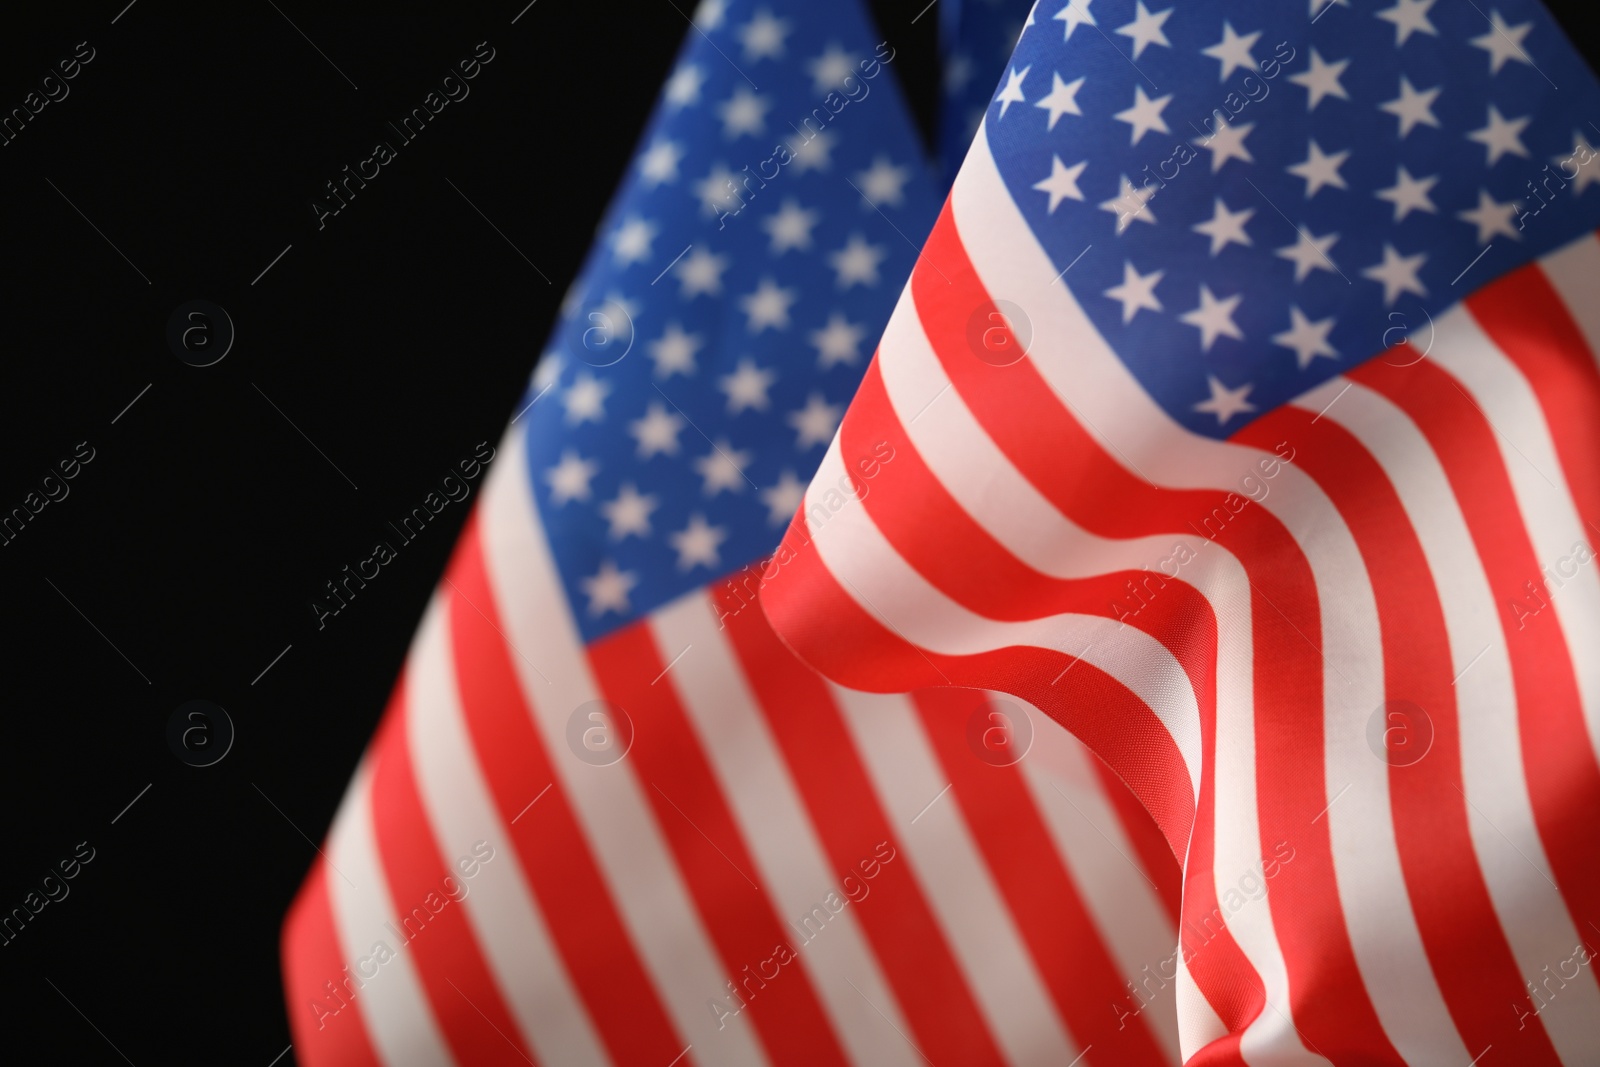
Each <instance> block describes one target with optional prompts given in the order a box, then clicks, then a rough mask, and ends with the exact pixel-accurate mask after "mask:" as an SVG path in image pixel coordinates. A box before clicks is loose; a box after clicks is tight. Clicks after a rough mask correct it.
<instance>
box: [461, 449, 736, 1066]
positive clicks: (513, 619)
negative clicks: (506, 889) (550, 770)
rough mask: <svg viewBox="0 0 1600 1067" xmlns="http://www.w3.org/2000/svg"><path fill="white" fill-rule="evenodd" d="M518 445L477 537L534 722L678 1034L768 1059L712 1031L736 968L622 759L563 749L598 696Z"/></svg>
mask: <svg viewBox="0 0 1600 1067" xmlns="http://www.w3.org/2000/svg"><path fill="white" fill-rule="evenodd" d="M525 448H526V445H525V443H524V440H523V435H522V433H521V432H519V431H518V429H516V428H513V429H512V430H511V432H510V433H508V434H507V436H506V440H505V442H504V443H503V445H502V450H501V452H500V458H499V461H498V462H497V463H496V464H495V467H494V469H493V470H492V471H490V473H489V484H488V485H487V486H486V487H485V489H484V499H483V501H482V503H483V512H484V516H483V517H484V524H483V541H484V556H485V565H486V567H487V569H488V572H489V577H490V583H491V584H492V586H493V587H494V589H495V590H496V592H497V596H498V598H499V607H500V611H501V618H502V619H503V621H504V622H505V627H506V635H507V637H508V638H509V639H510V643H511V645H512V647H513V648H514V649H515V650H516V652H517V653H518V654H517V655H515V656H513V657H512V662H513V664H515V666H516V669H517V673H518V677H519V679H520V680H521V683H522V690H523V694H524V696H525V697H526V699H527V701H528V704H529V706H530V707H531V708H532V709H533V719H534V723H535V725H536V726H537V727H538V730H539V733H540V736H541V738H542V739H543V741H544V745H545V748H546V750H547V751H548V752H549V753H550V755H551V764H552V766H554V768H555V770H556V774H557V776H558V778H559V779H560V783H561V785H560V787H561V788H562V789H563V790H564V791H565V792H566V794H567V796H568V798H569V799H570V801H571V802H572V807H573V812H574V814H575V816H576V817H577V820H578V823H579V826H580V827H581V829H582V831H583V834H584V837H585V838H586V839H587V840H588V842H589V844H590V846H591V847H592V848H593V849H594V852H595V857H596V860H597V862H598V863H599V865H600V868H601V870H602V872H603V873H604V875H605V879H606V883H607V886H608V888H609V889H610V890H611V895H612V898H613V899H614V900H615V901H616V904H617V908H618V911H619V912H620V913H621V915H622V920H623V923H624V925H625V926H626V927H627V929H628V932H629V934H630V935H631V936H632V939H633V942H634V944H635V945H636V946H637V947H638V950H639V953H640V956H641V957H642V959H643V963H644V965H645V968H646V970H647V971H648V972H649V974H650V976H651V978H652V979H653V980H654V983H655V987H656V989H657V990H658V991H659V992H660V994H661V997H662V999H663V1001H664V1003H665V1006H666V1009H667V1012H668V1014H669V1015H670V1016H671V1018H672V1020H673V1022H674V1024H675V1025H676V1026H677V1028H678V1031H679V1033H680V1034H681V1035H682V1036H683V1038H684V1041H685V1043H687V1044H692V1045H693V1046H694V1054H693V1059H694V1060H695V1061H696V1062H699V1063H706V1064H730V1065H732V1064H739V1065H744V1064H760V1063H765V1062H766V1057H765V1055H764V1054H763V1052H762V1050H761V1048H760V1047H759V1045H758V1044H757V1042H756V1039H755V1035H754V1032H753V1031H752V1030H751V1029H750V1028H748V1027H742V1026H735V1025H728V1026H726V1027H724V1028H723V1029H722V1030H720V1031H719V1030H718V1029H717V1025H716V1017H715V1016H714V1015H713V1014H712V1012H711V1011H710V1010H709V1009H708V1007H707V998H708V996H709V994H708V993H707V992H706V991H707V990H715V989H721V988H723V986H724V983H725V982H727V981H728V980H729V979H730V978H731V977H732V976H731V975H726V974H724V973H723V967H722V965H721V963H720V961H719V960H718V958H717V956H716V954H715V952H714V948H713V945H712V943H711V940H710V938H709V936H708V935H707V933H706V931H705V928H704V927H703V926H702V925H701V923H700V918H699V915H698V913H697V912H696V911H695V908H694V906H693V903H692V901H691V899H690V896H689V893H688V889H687V888H686V886H685V885H684V881H683V878H682V876H681V874H680V873H679V871H678V869H677V866H676V865H675V864H674V862H673V859H672V855H671V853H670V851H669V850H668V848H667V846H666V843H665V842H664V840H663V838H662V836H661V832H660V829H659V827H658V826H657V825H656V823H655V820H654V818H653V816H652V814H651V811H650V805H649V802H648V800H647V799H646V797H645V796H644V794H643V789H642V787H641V786H640V784H639V782H638V780H637V779H636V778H635V776H634V774H633V771H632V768H631V767H630V766H629V760H628V759H627V758H626V757H624V758H623V759H622V760H621V761H620V762H618V763H615V764H612V765H610V766H605V767H594V766H590V765H588V764H586V763H584V762H582V761H581V760H579V759H578V758H577V757H576V756H575V755H572V754H571V753H570V750H569V749H568V748H567V740H566V727H567V719H568V717H569V716H570V715H571V714H572V712H573V711H574V710H575V709H577V708H578V707H579V706H580V705H582V704H585V703H587V702H589V701H591V700H596V699H599V696H600V694H599V690H598V687H597V686H596V684H595V680H594V677H593V676H592V674H591V673H590V671H589V666H588V657H587V653H586V652H585V650H584V646H583V642H582V640H581V639H580V638H579V636H578V633H577V628H576V627H575V625H574V624H573V621H572V618H571V617H570V615H569V614H568V613H567V611H566V610H564V607H563V606H564V605H565V604H566V602H567V601H566V593H565V591H564V590H563V589H562V586H561V580H560V578H559V576H558V575H557V573H556V569H555V561H554V559H553V558H552V556H551V554H550V547H549V544H548V543H547V542H546V540H545V537H544V531H543V528H542V527H541V526H540V524H539V520H538V514H537V511H536V509H535V505H534V502H533V499H532V496H531V488H530V487H531V484H532V483H531V482H530V480H529V474H528V464H527V453H526V451H525ZM534 664H537V665H538V666H537V668H536V667H535V666H534ZM541 671H542V672H543V677H541V675H540V673H539V672H541ZM546 679H548V681H546Z"/></svg>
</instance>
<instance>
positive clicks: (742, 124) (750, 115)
mask: <svg viewBox="0 0 1600 1067" xmlns="http://www.w3.org/2000/svg"><path fill="white" fill-rule="evenodd" d="M770 107H772V101H770V100H768V99H767V98H766V97H764V96H758V95H756V94H755V93H752V92H751V91H750V90H749V89H746V88H745V87H744V86H742V85H741V86H739V87H738V88H737V89H735V90H734V91H733V96H731V97H729V98H728V99H727V100H724V101H723V102H722V103H721V104H719V105H718V106H717V114H718V115H721V116H722V136H724V137H726V138H727V139H728V140H730V141H732V140H735V139H736V138H739V137H742V136H744V135H745V134H749V135H750V136H752V137H759V136H761V131H763V130H765V129H766V128H767V109H768V108H770Z"/></svg>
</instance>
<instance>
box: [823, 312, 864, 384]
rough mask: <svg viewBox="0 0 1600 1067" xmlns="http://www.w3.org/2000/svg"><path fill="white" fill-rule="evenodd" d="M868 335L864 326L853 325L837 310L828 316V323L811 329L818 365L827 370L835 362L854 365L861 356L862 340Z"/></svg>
mask: <svg viewBox="0 0 1600 1067" xmlns="http://www.w3.org/2000/svg"><path fill="white" fill-rule="evenodd" d="M866 336H867V331H866V328H865V327H863V326H852V325H851V324H850V322H849V321H848V320H847V319H846V318H845V317H844V316H843V315H841V314H839V313H838V312H837V311H835V312H833V313H832V314H831V315H829V316H828V325H826V326H824V327H823V328H822V329H820V330H812V331H811V344H812V345H813V346H814V347H815V348H816V350H817V366H818V367H819V368H820V369H822V370H827V369H828V368H829V367H831V366H833V365H834V364H835V363H844V364H847V365H854V364H855V362H856V360H858V359H860V358H861V342H862V340H863V339H864V338H865V337H866Z"/></svg>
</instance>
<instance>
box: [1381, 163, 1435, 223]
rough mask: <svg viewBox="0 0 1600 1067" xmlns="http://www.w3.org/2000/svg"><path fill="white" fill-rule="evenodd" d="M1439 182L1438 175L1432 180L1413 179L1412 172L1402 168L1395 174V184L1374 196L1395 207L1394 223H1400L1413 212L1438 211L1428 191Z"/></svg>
mask: <svg viewBox="0 0 1600 1067" xmlns="http://www.w3.org/2000/svg"><path fill="white" fill-rule="evenodd" d="M1438 181H1439V176H1438V175H1437V174H1435V175H1434V176H1433V177H1431V178H1413V177H1412V176H1411V172H1410V171H1408V170H1406V168H1405V167H1401V168H1400V169H1399V171H1398V172H1397V173H1396V174H1395V179H1394V184H1393V185H1391V186H1389V188H1387V189H1379V190H1378V191H1377V192H1376V193H1374V194H1373V195H1374V196H1376V197H1377V198H1378V199H1379V200H1387V201H1389V202H1390V203H1391V204H1393V205H1394V221H1396V222H1399V221H1400V220H1401V219H1403V218H1405V217H1406V216H1407V215H1409V214H1410V213H1411V212H1413V211H1430V212H1431V211H1438V208H1436V207H1434V206H1433V199H1432V198H1431V197H1430V196H1428V190H1430V189H1432V188H1433V187H1434V186H1435V185H1436V184H1438Z"/></svg>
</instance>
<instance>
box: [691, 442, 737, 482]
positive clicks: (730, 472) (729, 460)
mask: <svg viewBox="0 0 1600 1067" xmlns="http://www.w3.org/2000/svg"><path fill="white" fill-rule="evenodd" d="M749 465H750V453H748V452H740V451H739V450H738V449H736V448H734V447H733V446H732V445H730V444H729V443H728V439H727V438H726V437H720V438H718V439H717V443H716V444H714V445H712V446H711V451H710V452H707V453H706V454H705V455H703V456H701V457H700V458H699V459H697V460H695V461H694V469H695V471H696V472H698V473H699V475H700V477H701V478H702V479H704V481H703V483H702V484H701V486H700V491H701V492H702V493H704V494H705V495H706V496H716V495H717V494H718V493H719V492H721V491H722V490H724V489H726V490H727V491H728V492H730V493H738V492H743V490H744V486H745V480H744V469H745V467H747V466H749Z"/></svg>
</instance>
